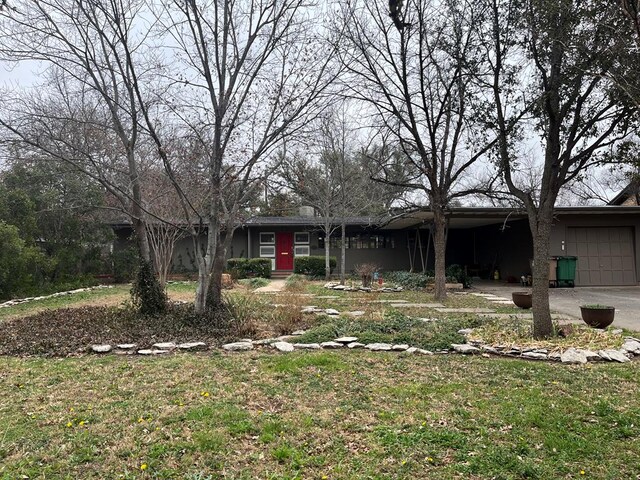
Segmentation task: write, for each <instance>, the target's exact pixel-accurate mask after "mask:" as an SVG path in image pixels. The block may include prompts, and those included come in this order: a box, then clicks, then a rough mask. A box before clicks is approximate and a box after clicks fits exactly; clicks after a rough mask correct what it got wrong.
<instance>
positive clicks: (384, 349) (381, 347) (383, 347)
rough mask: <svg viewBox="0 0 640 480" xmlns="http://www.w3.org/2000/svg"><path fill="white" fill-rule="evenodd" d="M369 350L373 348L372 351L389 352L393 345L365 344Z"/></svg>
mask: <svg viewBox="0 0 640 480" xmlns="http://www.w3.org/2000/svg"><path fill="white" fill-rule="evenodd" d="M364 348H366V349H367V350H371V351H372V352H388V351H391V345H389V344H388V343H370V344H368V345H365V347H364Z"/></svg>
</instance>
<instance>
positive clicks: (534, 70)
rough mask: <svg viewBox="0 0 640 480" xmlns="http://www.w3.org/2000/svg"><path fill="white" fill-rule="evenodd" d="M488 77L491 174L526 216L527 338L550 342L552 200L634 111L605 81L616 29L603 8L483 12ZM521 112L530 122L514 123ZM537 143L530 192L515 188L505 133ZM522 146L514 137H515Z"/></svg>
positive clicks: (545, 6) (546, 5) (520, 6)
mask: <svg viewBox="0 0 640 480" xmlns="http://www.w3.org/2000/svg"><path fill="white" fill-rule="evenodd" d="M485 5H487V6H488V7H489V12H490V14H489V15H488V17H487V22H486V23H485V25H486V31H485V32H484V33H485V35H484V38H485V39H486V48H487V52H486V59H487V61H486V63H485V67H486V71H485V72H484V76H481V77H480V78H481V80H480V82H481V83H482V85H483V86H484V87H485V88H486V89H487V91H489V92H491V97H490V98H491V102H490V103H492V105H493V113H492V114H491V115H490V116H489V117H488V119H489V121H488V122H487V128H490V129H492V130H494V131H496V132H497V134H498V136H499V137H500V143H499V149H498V164H499V167H500V169H501V171H502V174H503V177H504V182H505V185H506V186H507V189H508V191H509V192H510V193H511V194H512V195H513V196H515V197H516V198H517V199H518V200H519V201H520V202H521V204H522V205H524V207H525V208H526V211H527V214H528V218H529V228H530V230H531V234H532V237H533V246H534V252H533V257H534V267H533V317H534V326H533V334H534V336H535V337H537V338H540V337H546V336H549V335H550V334H551V333H552V322H551V314H550V311H549V293H548V285H549V268H548V259H549V236H550V231H551V224H552V221H553V212H554V206H555V203H556V200H557V198H558V194H559V192H560V190H561V189H562V187H563V186H564V185H567V184H569V183H570V182H572V181H573V180H574V179H576V178H577V177H578V176H579V175H580V174H581V172H584V171H585V169H587V168H589V167H590V166H591V165H594V164H597V163H599V162H603V161H606V156H605V153H606V152H610V151H611V150H612V149H613V148H615V146H616V145H617V144H618V143H619V142H620V141H621V140H622V139H624V138H625V137H626V136H627V134H628V132H629V128H630V126H631V122H632V121H633V119H634V116H633V114H634V112H633V105H632V104H631V103H630V102H629V99H628V97H627V96H626V95H624V94H622V93H621V92H620V91H619V90H618V89H617V88H616V86H615V84H614V82H612V81H611V80H610V76H609V73H610V72H611V70H612V69H613V68H615V66H616V62H617V55H616V52H619V51H620V41H621V40H620V39H621V38H622V37H623V35H621V32H622V31H625V30H626V28H625V26H624V25H622V22H619V21H618V22H616V21H615V20H613V19H614V17H615V15H613V12H612V9H613V8H615V5H609V4H606V3H601V2H577V1H564V2H554V1H547V0H528V1H526V2H523V3H519V2H512V1H510V0H489V1H487V2H485ZM522 112H527V115H529V116H530V117H531V121H529V122H528V123H526V124H524V123H522V122H520V120H521V118H522ZM519 122H520V123H521V125H520V130H519V131H520V133H521V134H522V135H523V136H527V134H530V137H529V138H530V139H531V140H533V139H535V137H536V136H537V137H538V140H539V146H540V152H541V156H542V161H541V164H540V166H539V169H540V170H539V171H540V183H539V185H537V188H536V189H533V190H531V189H526V188H523V186H522V184H520V183H519V182H518V179H517V170H518V165H519V162H520V158H519V155H518V149H517V148H516V146H515V143H516V141H517V140H518V137H516V136H515V135H514V134H513V132H515V131H517V130H516V129H515V128H514V125H515V124H518V123H519ZM520 138H522V137H520Z"/></svg>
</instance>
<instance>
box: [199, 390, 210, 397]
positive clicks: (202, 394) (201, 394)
mask: <svg viewBox="0 0 640 480" xmlns="http://www.w3.org/2000/svg"><path fill="white" fill-rule="evenodd" d="M200 396H201V397H204V398H207V397H208V396H209V392H206V391H203V392H200Z"/></svg>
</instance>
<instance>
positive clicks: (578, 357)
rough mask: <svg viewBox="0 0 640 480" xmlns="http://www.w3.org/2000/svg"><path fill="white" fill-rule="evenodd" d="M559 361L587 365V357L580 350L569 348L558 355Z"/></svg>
mask: <svg viewBox="0 0 640 480" xmlns="http://www.w3.org/2000/svg"><path fill="white" fill-rule="evenodd" d="M560 361H561V362H562V363H568V364H584V363H587V356H586V355H585V354H584V352H581V351H580V350H576V349H575V348H569V349H567V350H565V351H564V352H562V354H561V355H560Z"/></svg>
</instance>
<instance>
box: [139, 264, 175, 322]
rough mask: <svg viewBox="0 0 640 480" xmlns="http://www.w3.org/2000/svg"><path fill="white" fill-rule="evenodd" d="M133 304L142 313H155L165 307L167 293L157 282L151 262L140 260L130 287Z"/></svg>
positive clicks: (164, 309) (163, 309) (162, 311)
mask: <svg viewBox="0 0 640 480" xmlns="http://www.w3.org/2000/svg"><path fill="white" fill-rule="evenodd" d="M131 297H132V299H133V305H134V306H135V307H136V308H137V310H138V311H139V312H140V313H141V314H143V315H157V314H159V313H164V312H165V311H166V309H167V294H166V292H165V291H164V289H163V288H162V286H161V285H160V282H158V279H157V278H156V276H155V274H154V273H153V267H152V265H151V262H145V261H144V260H141V261H140V266H139V267H138V272H137V273H136V279H135V281H134V282H133V285H132V287H131Z"/></svg>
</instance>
